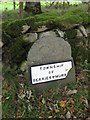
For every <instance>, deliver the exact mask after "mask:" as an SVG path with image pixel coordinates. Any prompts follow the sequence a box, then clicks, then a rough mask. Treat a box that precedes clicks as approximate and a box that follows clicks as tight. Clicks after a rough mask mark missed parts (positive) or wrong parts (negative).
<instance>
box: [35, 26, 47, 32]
mask: <svg viewBox="0 0 90 120" xmlns="http://www.w3.org/2000/svg"><path fill="white" fill-rule="evenodd" d="M45 30H48V28H47V27H46V26H42V27H39V28H38V29H37V31H35V32H44V31H45Z"/></svg>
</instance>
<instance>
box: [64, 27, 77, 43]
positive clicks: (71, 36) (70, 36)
mask: <svg viewBox="0 0 90 120" xmlns="http://www.w3.org/2000/svg"><path fill="white" fill-rule="evenodd" d="M76 35H77V30H75V29H70V30H67V31H66V32H65V38H68V40H69V39H74V38H76ZM75 40H76V39H74V40H73V41H72V40H71V42H75Z"/></svg>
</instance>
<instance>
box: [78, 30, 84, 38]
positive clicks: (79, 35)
mask: <svg viewBox="0 0 90 120" xmlns="http://www.w3.org/2000/svg"><path fill="white" fill-rule="evenodd" d="M77 37H83V34H82V33H81V32H80V30H79V29H77Z"/></svg>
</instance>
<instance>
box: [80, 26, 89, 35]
mask: <svg viewBox="0 0 90 120" xmlns="http://www.w3.org/2000/svg"><path fill="white" fill-rule="evenodd" d="M79 30H80V31H81V33H82V34H83V36H85V37H87V32H86V29H85V28H84V26H82V25H81V26H79Z"/></svg>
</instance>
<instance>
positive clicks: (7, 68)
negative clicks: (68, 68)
mask: <svg viewBox="0 0 90 120" xmlns="http://www.w3.org/2000/svg"><path fill="white" fill-rule="evenodd" d="M4 5H5V4H4ZM6 5H7V6H4V8H3V9H5V11H3V16H2V21H3V23H2V42H3V70H2V72H3V84H2V89H3V92H2V95H3V98H2V117H3V118H37V119H38V118H59V119H64V120H66V119H67V113H68V112H69V115H70V116H71V118H74V117H76V119H78V118H81V119H85V118H86V117H88V116H89V103H88V100H89V99H90V95H89V94H90V93H88V91H89V90H88V87H89V85H90V83H89V81H88V78H90V75H89V74H88V73H87V72H86V71H87V68H89V70H90V63H89V64H88V63H87V59H89V58H88V55H89V54H90V50H87V47H86V42H85V38H83V37H80V38H76V29H73V27H74V26H75V25H77V24H80V25H81V24H82V25H84V26H85V27H86V26H87V25H88V24H90V15H89V14H88V13H87V12H88V7H87V5H82V4H80V5H79V6H78V5H77V6H76V5H74V6H73V5H72V6H70V7H68V8H67V9H61V8H59V9H56V8H55V6H54V7H52V8H48V4H47V7H45V3H43V5H44V6H43V7H42V11H43V13H42V14H39V15H35V16H33V15H31V14H27V13H25V12H24V13H23V17H22V18H20V16H19V12H18V9H16V10H15V11H14V10H11V9H13V5H11V3H8V4H7V3H6ZM10 5H11V6H10ZM8 6H9V7H8ZM6 8H7V9H6ZM17 8H18V6H17ZM0 9H1V4H0ZM8 9H9V10H8ZM23 25H28V26H30V32H36V31H37V32H38V28H41V29H42V26H46V27H47V28H48V29H55V28H60V30H62V31H63V30H65V33H66V34H65V38H67V41H68V42H69V43H70V45H71V49H72V56H73V58H74V61H75V64H76V65H77V66H75V69H76V79H77V81H76V83H74V84H73V83H72V84H69V85H67V86H65V87H63V88H58V89H57V90H49V91H45V93H43V94H41V95H37V96H36V94H35V91H34V90H33V89H32V87H31V86H30V85H29V81H28V80H27V79H26V73H25V72H22V71H21V70H20V65H21V63H22V62H23V61H25V60H26V58H27V57H26V56H27V53H28V51H29V49H30V47H31V46H32V44H33V43H32V44H31V43H29V42H28V41H25V40H24V39H23V33H22V30H23ZM6 53H7V54H6ZM89 56H90V55H89ZM70 91H71V94H70V93H69V92H70Z"/></svg>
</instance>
